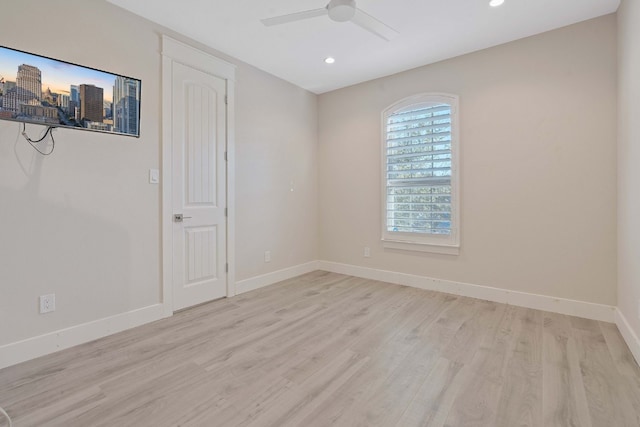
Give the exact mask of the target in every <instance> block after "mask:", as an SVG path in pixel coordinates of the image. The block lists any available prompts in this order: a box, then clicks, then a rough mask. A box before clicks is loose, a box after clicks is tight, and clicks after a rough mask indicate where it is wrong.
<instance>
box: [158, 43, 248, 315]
mask: <svg viewBox="0 0 640 427" xmlns="http://www.w3.org/2000/svg"><path fill="white" fill-rule="evenodd" d="M174 62H178V63H181V64H183V65H186V66H188V67H191V68H194V69H196V70H199V71H202V72H205V73H207V74H211V75H212V76H215V77H219V78H222V79H224V80H225V82H226V91H227V102H226V107H227V111H226V118H227V123H226V130H227V135H226V152H227V168H226V169H227V170H226V181H227V182H226V185H227V191H226V202H227V203H226V205H227V223H226V233H227V247H226V251H227V253H226V258H227V264H228V266H229V269H228V272H227V283H226V285H227V297H232V296H235V295H236V281H235V257H234V254H235V220H234V218H235V197H234V194H235V179H234V177H235V165H234V159H235V127H234V124H235V116H234V111H235V108H234V106H235V91H234V90H235V73H236V66H235V65H233V64H231V63H229V62H226V61H223V60H221V59H219V58H216V57H215V56H212V55H210V54H208V53H206V52H203V51H201V50H198V49H196V48H194V47H191V46H189V45H186V44H184V43H182V42H179V41H177V40H175V39H173V38H171V37H168V36H166V35H162V181H161V187H162V295H161V301H162V305H163V311H164V315H165V316H171V315H172V314H173V213H174V212H173V203H172V197H173V196H172V188H173V187H172V184H173V171H172V166H171V165H172V157H173V155H172V150H171V144H172V137H171V131H172V129H171V127H172V117H171V108H172V105H173V94H172V80H173V64H174Z"/></svg>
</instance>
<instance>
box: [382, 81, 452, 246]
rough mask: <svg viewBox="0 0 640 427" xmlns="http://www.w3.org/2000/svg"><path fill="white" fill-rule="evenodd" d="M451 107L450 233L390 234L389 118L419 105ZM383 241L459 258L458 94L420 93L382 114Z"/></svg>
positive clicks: (394, 105)
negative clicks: (388, 195)
mask: <svg viewBox="0 0 640 427" xmlns="http://www.w3.org/2000/svg"><path fill="white" fill-rule="evenodd" d="M431 103H433V104H437V103H447V104H449V105H451V234H450V235H449V236H441V235H426V236H416V235H415V233H414V234H411V233H403V232H393V231H387V220H386V218H387V119H388V117H389V116H390V115H391V114H393V113H397V112H400V111H402V110H405V109H409V108H410V107H413V106H415V105H417V104H431ZM381 125H382V126H381V139H382V141H381V144H380V145H381V151H382V156H381V160H382V165H381V171H382V174H381V175H382V176H381V203H380V207H381V213H382V215H381V224H380V225H381V236H382V237H381V240H382V244H383V247H384V248H388V249H395V250H405V251H418V252H432V253H438V254H447V255H458V254H459V252H460V224H461V221H460V212H461V211H460V145H461V144H460V107H459V97H458V95H453V94H448V93H433V92H430V93H420V94H416V95H412V96H409V97H407V98H403V99H401V100H400V101H397V102H395V103H393V104H392V105H390V106H388V107H387V108H385V109H384V110H383V111H382V120H381ZM418 237H419V238H418Z"/></svg>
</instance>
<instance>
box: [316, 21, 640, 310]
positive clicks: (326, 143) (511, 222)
mask: <svg viewBox="0 0 640 427" xmlns="http://www.w3.org/2000/svg"><path fill="white" fill-rule="evenodd" d="M636 74H637V73H636ZM420 92H447V93H453V94H457V95H459V96H460V120H461V143H462V150H461V162H462V163H461V165H462V166H461V184H462V198H461V203H462V246H461V251H460V255H459V256H451V255H435V254H424V253H411V252H402V251H393V250H384V249H383V248H382V245H381V242H380V221H381V219H380V203H381V202H380V197H381V196H380V194H381V189H380V185H381V184H380V177H381V166H380V152H381V148H380V145H381V137H380V131H381V125H380V120H381V117H380V115H381V112H382V110H383V109H384V108H385V107H387V106H388V105H390V104H392V103H394V102H396V101H398V100H400V99H402V98H404V97H407V96H410V95H412V94H416V93H420ZM615 112H616V18H615V15H609V16H605V17H601V18H598V19H594V20H591V21H587V22H583V23H580V24H576V25H573V26H570V27H565V28H562V29H559V30H555V31H552V32H548V33H544V34H541V35H537V36H534V37H530V38H526V39H522V40H519V41H515V42H512V43H509V44H506V45H502V46H498V47H494V48H491V49H487V50H484V51H480V52H476V53H472V54H469V55H464V56H461V57H458V58H454V59H451V60H447V61H444V62H440V63H437V64H433V65H428V66H425V67H421V68H417V69H414V70H411V71H407V72H404V73H400V74H396V75H393V76H389V77H385V78H381V79H378V80H374V81H370V82H366V83H363V84H359V85H356V86H352V87H348V88H345V89H341V90H337V91H334V92H330V93H327V94H323V95H321V96H320V99H319V129H320V133H319V135H320V137H319V165H320V169H319V183H320V184H319V189H320V236H321V237H320V257H321V259H323V260H327V261H332V262H338V263H345V264H351V265H356V266H363V267H371V268H375V269H381V270H389V271H395V272H403V273H409V274H414V275H421V276H427V277H432V278H437V279H445V280H451V281H456V282H466V283H472V284H479V285H487V286H494V287H499V288H504V289H509V290H514V291H521V292H528V293H534V294H542V295H547V296H553V297H562V298H569V299H575V300H581V301H587V302H595V303H600V304H608V305H615V304H616V285H615V283H616V169H615V168H616V114H615ZM365 246H369V247H371V258H364V257H363V247H365Z"/></svg>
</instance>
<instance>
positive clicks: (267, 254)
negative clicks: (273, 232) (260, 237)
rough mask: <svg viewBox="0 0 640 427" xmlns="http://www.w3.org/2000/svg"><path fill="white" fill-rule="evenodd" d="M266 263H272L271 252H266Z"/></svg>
mask: <svg viewBox="0 0 640 427" xmlns="http://www.w3.org/2000/svg"><path fill="white" fill-rule="evenodd" d="M264 262H271V251H264Z"/></svg>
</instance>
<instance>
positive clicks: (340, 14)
mask: <svg viewBox="0 0 640 427" xmlns="http://www.w3.org/2000/svg"><path fill="white" fill-rule="evenodd" d="M327 11H328V13H329V18H331V19H332V20H333V21H337V22H346V21H350V20H351V18H353V16H354V15H355V13H356V1H355V0H331V1H330V2H329V4H328V5H327Z"/></svg>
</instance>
